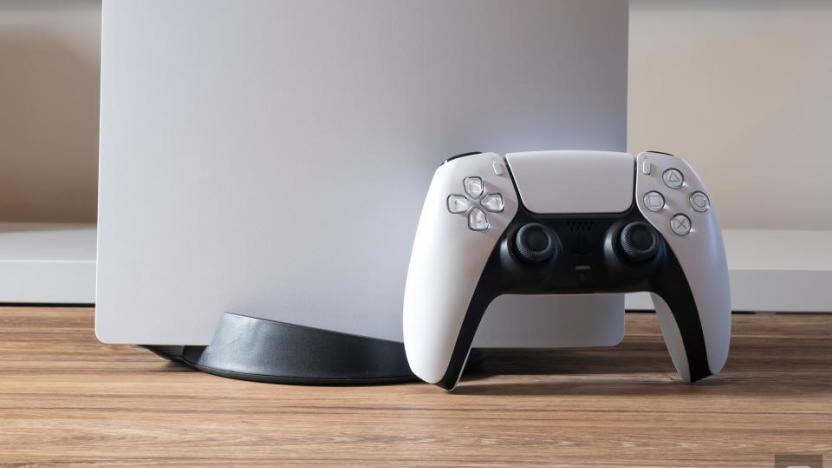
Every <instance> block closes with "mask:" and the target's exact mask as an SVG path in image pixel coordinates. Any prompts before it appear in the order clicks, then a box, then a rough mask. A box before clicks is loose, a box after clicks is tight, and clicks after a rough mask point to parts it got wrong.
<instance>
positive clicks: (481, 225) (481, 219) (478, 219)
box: [468, 208, 488, 231]
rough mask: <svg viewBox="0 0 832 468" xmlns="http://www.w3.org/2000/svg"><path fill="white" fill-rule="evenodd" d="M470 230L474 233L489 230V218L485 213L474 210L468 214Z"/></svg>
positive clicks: (477, 209)
mask: <svg viewBox="0 0 832 468" xmlns="http://www.w3.org/2000/svg"><path fill="white" fill-rule="evenodd" d="M468 228H469V229H471V230H472V231H485V230H486V229H488V218H487V217H486V216H485V212H484V211H482V210H481V209H479V208H474V209H473V210H471V211H470V212H469V213H468Z"/></svg>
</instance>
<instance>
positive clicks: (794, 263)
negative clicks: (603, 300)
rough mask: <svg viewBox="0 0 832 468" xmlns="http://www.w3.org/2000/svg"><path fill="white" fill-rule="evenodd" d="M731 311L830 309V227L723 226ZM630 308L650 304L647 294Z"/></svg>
mask: <svg viewBox="0 0 832 468" xmlns="http://www.w3.org/2000/svg"><path fill="white" fill-rule="evenodd" d="M724 236H725V249H726V251H727V252H726V253H727V256H728V270H729V273H730V277H731V280H730V281H731V302H732V309H733V310H735V311H751V312H832V231H799V230H766V229H726V230H725V231H724ZM626 307H627V308H628V309H652V308H653V305H652V303H651V301H650V297H649V296H648V295H647V294H630V295H628V296H627V300H626Z"/></svg>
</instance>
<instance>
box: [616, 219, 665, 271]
mask: <svg viewBox="0 0 832 468" xmlns="http://www.w3.org/2000/svg"><path fill="white" fill-rule="evenodd" d="M618 245H619V247H621V252H622V253H623V254H624V257H626V258H627V259H628V260H630V261H633V262H646V261H648V260H650V259H652V258H653V257H655V256H656V254H657V253H658V251H659V235H658V234H657V233H656V230H655V229H653V226H650V225H649V224H647V223H645V222H642V221H634V222H632V223H629V224H627V225H626V226H624V228H623V229H622V230H621V232H620V233H619V235H618Z"/></svg>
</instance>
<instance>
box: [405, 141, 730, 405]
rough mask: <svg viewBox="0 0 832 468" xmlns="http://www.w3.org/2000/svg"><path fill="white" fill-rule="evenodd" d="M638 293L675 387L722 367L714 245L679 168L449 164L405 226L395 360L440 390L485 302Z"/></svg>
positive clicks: (534, 159)
mask: <svg viewBox="0 0 832 468" xmlns="http://www.w3.org/2000/svg"><path fill="white" fill-rule="evenodd" d="M636 291H648V292H650V293H651V295H652V298H653V304H654V306H655V308H656V314H657V316H658V320H659V324H660V326H661V330H662V334H663V335H664V339H665V343H666V344H667V349H668V351H669V352H670V356H671V359H672V360H673V364H674V366H675V367H676V370H677V371H678V372H679V374H680V376H681V377H682V379H684V380H685V381H688V382H693V381H696V380H699V379H702V378H704V377H707V376H708V375H711V374H715V373H717V372H719V371H720V370H721V369H722V367H723V365H724V364H725V360H726V359H727V356H728V348H729V346H730V340H731V300H730V293H729V285H728V268H727V264H726V261H725V249H724V247H723V242H722V233H721V231H720V227H719V222H718V221H717V216H716V212H715V210H714V207H713V206H712V205H711V202H710V199H709V196H708V194H707V192H706V190H705V186H704V185H703V184H702V181H701V180H700V179H699V176H698V175H697V174H696V172H695V171H694V170H693V168H691V166H690V165H689V164H688V163H687V162H685V161H684V160H682V159H680V158H677V157H674V156H672V155H670V154H666V153H659V152H644V153H641V154H639V155H638V157H636V158H633V156H632V155H630V154H627V153H617V152H605V151H540V152H526V153H510V154H507V155H506V156H505V158H503V157H501V156H500V155H498V154H495V153H475V154H466V155H461V156H459V157H454V158H451V159H449V160H447V161H445V162H444V163H443V164H442V165H441V166H440V167H439V169H437V171H436V173H435V174H434V176H433V181H432V182H431V185H430V189H429V190H428V194H427V197H426V199H425V204H424V207H423V208H422V214H421V218H420V219H419V226H418V229H417V231H416V239H415V241H414V245H413V252H412V254H411V258H410V268H409V270H408V275H407V285H406V288H405V296H404V344H405V350H406V353H407V359H408V362H409V364H410V367H411V370H413V372H414V373H415V374H416V375H417V376H418V377H420V378H421V379H422V380H424V381H426V382H429V383H434V384H437V385H439V386H441V387H443V388H445V389H447V390H451V389H453V388H454V387H455V386H456V384H457V382H458V381H459V378H460V375H461V374H462V370H463V368H464V367H465V361H466V359H467V357H468V353H469V351H470V348H471V342H472V340H473V338H474V334H475V333H476V330H477V327H478V325H479V323H480V320H481V318H482V315H483V313H484V312H485V310H486V308H487V307H488V304H489V303H490V302H491V301H492V300H493V299H494V298H496V297H497V296H499V295H501V294H557V293H562V294H592V293H623V292H636ZM553 313H556V312H554V311H553Z"/></svg>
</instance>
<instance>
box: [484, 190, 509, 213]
mask: <svg viewBox="0 0 832 468" xmlns="http://www.w3.org/2000/svg"><path fill="white" fill-rule="evenodd" d="M480 203H481V204H482V207H483V208H485V209H486V210H488V211H490V212H492V213H501V212H502V211H503V207H504V205H503V196H502V195H500V194H499V193H489V194H488V195H486V196H484V197H482V201H481V202H480Z"/></svg>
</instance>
